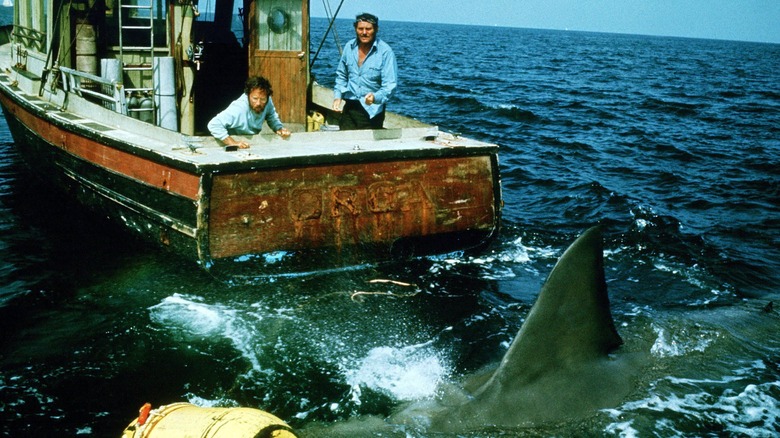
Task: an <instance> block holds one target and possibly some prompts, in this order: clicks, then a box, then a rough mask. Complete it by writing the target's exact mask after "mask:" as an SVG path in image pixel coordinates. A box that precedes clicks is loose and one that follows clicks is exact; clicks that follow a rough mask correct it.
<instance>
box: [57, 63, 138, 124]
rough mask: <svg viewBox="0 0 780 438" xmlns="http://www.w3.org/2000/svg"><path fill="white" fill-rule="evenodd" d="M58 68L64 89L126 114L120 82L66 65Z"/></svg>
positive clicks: (125, 104)
mask: <svg viewBox="0 0 780 438" xmlns="http://www.w3.org/2000/svg"><path fill="white" fill-rule="evenodd" d="M59 70H60V74H61V75H62V87H63V89H64V90H65V91H67V92H71V93H75V94H77V95H79V96H81V97H86V98H92V99H96V100H98V101H99V103H102V104H103V106H104V107H105V108H108V109H112V110H114V111H116V112H118V113H120V114H127V103H126V101H125V93H124V91H123V90H122V84H120V83H118V82H117V81H115V80H109V79H105V78H101V77H100V76H95V75H93V74H90V73H85V72H83V71H78V70H74V69H72V68H68V67H59Z"/></svg>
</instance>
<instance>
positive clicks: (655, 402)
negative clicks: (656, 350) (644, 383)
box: [605, 361, 780, 437]
mask: <svg viewBox="0 0 780 438" xmlns="http://www.w3.org/2000/svg"><path fill="white" fill-rule="evenodd" d="M764 367H765V366H764V364H763V363H762V362H761V361H757V362H754V363H752V364H750V365H749V366H748V367H745V368H742V369H739V370H736V371H735V374H734V375H731V376H723V378H721V379H689V378H679V377H671V376H669V377H665V378H664V379H662V380H664V381H666V382H669V383H672V390H671V391H664V393H658V392H657V391H658V390H656V389H655V388H656V387H657V386H660V385H653V388H654V389H653V391H656V393H653V394H651V395H649V396H648V397H646V398H644V399H641V400H636V401H632V402H628V403H625V404H624V405H623V406H621V407H620V408H617V409H610V410H606V411H605V412H607V413H608V414H609V415H610V416H611V417H612V418H614V419H615V420H618V419H619V420H621V421H619V422H615V423H612V424H610V425H609V426H607V428H606V431H607V432H611V433H613V434H619V435H620V436H626V437H633V436H638V433H637V431H636V430H634V428H633V427H632V426H633V424H632V423H633V420H628V421H626V418H627V417H630V416H631V414H636V415H637V416H638V417H642V418H648V417H650V415H649V412H657V413H659V414H660V415H662V417H659V418H657V419H656V420H655V427H654V430H656V431H658V432H662V431H670V432H674V431H677V430H681V429H682V428H683V427H681V426H683V425H682V424H680V422H685V421H695V422H697V423H701V422H712V423H713V424H719V425H722V426H723V428H724V430H725V431H726V432H727V434H733V435H739V436H758V437H764V436H766V437H769V436H776V433H777V425H778V424H780V400H778V398H777V394H780V382H778V381H773V382H763V383H754V381H753V379H751V376H753V375H755V374H756V373H757V371H760V370H761V369H763V368H764ZM743 380H745V381H746V382H743V383H740V382H742V381H743ZM672 412H673V413H676V414H679V415H678V416H674V417H673V416H672V415H670V413H672Z"/></svg>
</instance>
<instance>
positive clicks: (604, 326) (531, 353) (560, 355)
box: [485, 227, 623, 386]
mask: <svg viewBox="0 0 780 438" xmlns="http://www.w3.org/2000/svg"><path fill="white" fill-rule="evenodd" d="M602 248H603V247H602V240H601V229H600V228H599V227H593V228H590V229H589V230H587V231H586V232H585V233H583V234H582V235H581V236H580V237H579V238H577V240H576V241H575V242H574V243H572V244H571V246H569V248H568V249H567V250H566V251H565V252H564V254H563V255H562V256H561V258H560V259H559V260H558V263H556V264H555V267H553V269H552V271H551V272H550V275H549V276H548V277H547V280H546V281H545V283H544V285H543V286H542V289H541V291H540V292H539V296H538V297H537V299H536V302H535V303H534V305H533V307H532V308H531V311H530V312H529V313H528V316H527V318H526V320H525V322H524V323H523V325H522V327H521V328H520V331H519V332H518V334H517V336H516V337H515V340H514V341H513V342H512V345H511V346H510V348H509V351H508V352H507V353H506V355H505V356H504V359H503V360H502V361H501V364H500V365H499V368H498V370H496V372H495V374H494V376H493V378H491V381H492V380H495V379H501V380H505V379H506V380H510V381H512V382H513V384H518V383H520V382H524V381H528V380H530V379H533V378H535V376H537V375H539V374H543V373H544V372H546V371H549V370H553V369H559V368H561V367H565V366H576V364H577V363H580V362H583V361H587V360H592V359H594V358H596V357H599V356H603V355H606V354H607V353H609V352H610V351H611V350H613V349H615V348H616V347H618V346H619V345H621V344H622V342H623V341H622V339H621V338H620V335H618V333H617V330H615V324H614V322H613V320H612V314H611V313H610V308H609V297H608V296H607V284H606V280H605V278H604V261H603V249H602ZM517 364H522V366H518V365H517ZM491 381H488V382H487V383H486V385H485V386H488V385H490V384H491Z"/></svg>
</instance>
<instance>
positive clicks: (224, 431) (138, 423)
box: [122, 403, 296, 438]
mask: <svg viewBox="0 0 780 438" xmlns="http://www.w3.org/2000/svg"><path fill="white" fill-rule="evenodd" d="M145 408H146V409H145ZM122 438H296V435H295V433H294V432H293V431H292V429H290V427H289V426H288V425H287V423H285V422H284V421H282V420H281V419H279V418H278V417H276V416H274V415H271V414H269V413H268V412H264V411H261V410H259V409H251V408H202V407H199V406H195V405H193V404H190V403H174V404H170V405H165V406H160V407H159V408H157V409H152V410H149V408H148V404H147V405H144V407H142V408H141V412H140V415H139V417H138V418H136V419H135V420H134V421H133V422H132V423H130V425H129V426H127V428H126V429H125V431H124V433H123V434H122Z"/></svg>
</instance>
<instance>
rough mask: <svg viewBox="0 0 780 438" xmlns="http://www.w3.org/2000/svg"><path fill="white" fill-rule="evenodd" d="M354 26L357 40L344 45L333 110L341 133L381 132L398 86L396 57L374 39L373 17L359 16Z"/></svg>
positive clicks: (376, 27)
mask: <svg viewBox="0 0 780 438" xmlns="http://www.w3.org/2000/svg"><path fill="white" fill-rule="evenodd" d="M354 26H355V35H356V38H355V39H353V40H351V41H350V42H348V43H347V44H346V45H345V46H344V52H343V53H342V55H341V60H339V65H338V68H337V69H336V86H335V88H334V90H333V96H334V100H333V110H334V111H336V112H341V113H342V115H341V122H340V123H339V127H340V129H342V130H350V129H381V128H382V125H383V124H384V121H385V104H387V101H388V100H390V96H391V95H392V94H393V91H394V90H395V87H396V85H397V77H396V70H397V69H398V66H397V64H396V60H395V54H394V53H393V49H391V48H390V46H388V45H387V43H385V42H384V41H382V40H380V39H379V38H377V33H379V18H377V16H376V15H371V14H367V13H363V14H360V15H358V16H357V17H355V24H354Z"/></svg>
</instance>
